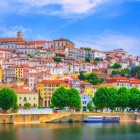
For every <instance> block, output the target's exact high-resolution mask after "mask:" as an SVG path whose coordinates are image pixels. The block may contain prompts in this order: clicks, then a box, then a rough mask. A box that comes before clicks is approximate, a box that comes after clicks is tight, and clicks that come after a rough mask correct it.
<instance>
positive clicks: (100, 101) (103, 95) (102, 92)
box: [93, 87, 109, 111]
mask: <svg viewBox="0 0 140 140" xmlns="http://www.w3.org/2000/svg"><path fill="white" fill-rule="evenodd" d="M93 104H94V105H95V107H96V108H98V109H99V110H101V111H103V109H104V108H105V107H106V108H108V107H109V104H108V88H106V87H101V88H98V89H97V91H96V92H95V95H94V97H93Z"/></svg>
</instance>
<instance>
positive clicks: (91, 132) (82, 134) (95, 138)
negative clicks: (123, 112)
mask: <svg viewBox="0 0 140 140" xmlns="http://www.w3.org/2000/svg"><path fill="white" fill-rule="evenodd" d="M0 140H140V124H139V123H129V124H128V123H127V124H122V123H121V124H114V123H113V124H102V123H97V124H94V123H92V124H91V123H90V124H84V123H72V124H68V123H61V124H56V123H52V124H50V123H48V124H38V125H36V124H32V125H31V124H30V125H29V124H28V125H27V124H26V125H9V124H1V125H0Z"/></svg>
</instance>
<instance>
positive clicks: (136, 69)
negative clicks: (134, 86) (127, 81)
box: [130, 66, 140, 79]
mask: <svg viewBox="0 0 140 140" xmlns="http://www.w3.org/2000/svg"><path fill="white" fill-rule="evenodd" d="M136 73H138V78H139V79H140V66H135V67H132V68H131V70H130V75H131V76H132V77H134V76H136Z"/></svg>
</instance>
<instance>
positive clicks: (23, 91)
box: [13, 87, 38, 94]
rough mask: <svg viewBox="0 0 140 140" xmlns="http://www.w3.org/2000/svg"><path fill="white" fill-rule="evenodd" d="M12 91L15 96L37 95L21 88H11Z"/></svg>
mask: <svg viewBox="0 0 140 140" xmlns="http://www.w3.org/2000/svg"><path fill="white" fill-rule="evenodd" d="M13 90H14V91H15V92H16V93H17V94H38V93H36V92H31V91H30V90H27V89H24V88H23V87H17V88H13Z"/></svg>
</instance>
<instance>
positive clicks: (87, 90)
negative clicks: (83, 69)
mask: <svg viewBox="0 0 140 140" xmlns="http://www.w3.org/2000/svg"><path fill="white" fill-rule="evenodd" d="M85 94H86V95H87V96H90V97H92V96H93V88H92V87H85Z"/></svg>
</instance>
